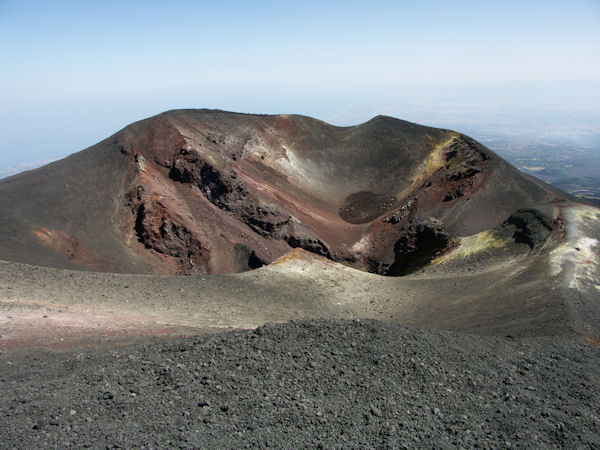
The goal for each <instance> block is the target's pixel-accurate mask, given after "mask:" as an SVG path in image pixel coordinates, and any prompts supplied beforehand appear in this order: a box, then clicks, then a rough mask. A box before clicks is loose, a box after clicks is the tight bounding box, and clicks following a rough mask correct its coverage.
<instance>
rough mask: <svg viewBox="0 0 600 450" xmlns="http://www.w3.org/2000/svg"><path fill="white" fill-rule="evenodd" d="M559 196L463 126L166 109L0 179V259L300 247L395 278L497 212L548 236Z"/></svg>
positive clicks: (157, 269) (195, 266)
mask: <svg viewBox="0 0 600 450" xmlns="http://www.w3.org/2000/svg"><path fill="white" fill-rule="evenodd" d="M565 198H566V194H564V193H562V192H559V191H556V190H553V189H552V188H550V187H549V186H548V185H546V184H544V183H542V182H540V181H538V180H535V179H533V178H531V177H526V176H524V175H522V174H520V173H519V172H518V171H517V170H516V169H514V168H513V167H511V166H510V165H509V164H507V163H506V162H504V161H503V160H502V159H501V158H499V157H498V156H497V155H495V154H494V153H493V152H491V151H490V150H489V149H487V148H486V147H484V146H483V145H481V144H479V143H477V142H475V141H474V140H472V139H470V138H468V137H467V136H464V135H461V134H459V133H456V132H453V131H448V130H441V129H435V128H429V127H424V126H420V125H416V124H413V123H409V122H404V121H402V120H397V119H393V118H390V117H382V116H378V117H375V118H374V119H372V120H370V121H368V122H366V123H364V124H361V125H358V126H354V127H335V126H331V125H328V124H326V123H324V122H321V121H319V120H315V119H311V118H309V117H303V116H293V115H278V116H266V115H249V114H235V113H228V112H222V111H208V110H181V111H170V112H166V113H163V114H160V115H158V116H156V117H152V118H150V119H147V120H143V121H141V122H137V123H134V124H132V125H130V126H128V127H126V128H125V129H123V130H122V131H120V132H118V133H117V134H115V135H113V136H111V137H110V138H108V139H106V140H104V141H102V142H100V143H99V144H97V145H95V146H93V147H91V148H89V149H87V150H85V151H83V152H80V153H77V154H74V155H72V156H70V157H68V158H66V159H64V160H61V161H57V162H55V163H52V164H49V165H47V166H45V167H42V168H40V169H37V170H34V171H30V172H26V173H23V174H19V175H16V176H13V177H10V178H7V179H4V180H1V181H0V211H1V212H2V217H3V221H4V224H3V234H2V237H1V238H0V239H1V242H0V243H1V245H0V258H1V259H5V260H9V261H18V262H25V263H32V264H37V265H48V266H53V267H60V268H84V269H91V270H100V271H113V272H133V273H173V274H192V273H230V272H241V271H245V270H249V269H252V268H256V267H260V266H261V265H263V264H268V263H271V262H273V261H274V260H275V259H277V258H278V257H280V256H282V255H284V254H285V253H287V252H288V251H289V250H290V249H291V248H298V247H299V248H303V249H305V250H308V251H310V252H314V253H317V254H319V255H322V256H325V257H327V258H329V259H331V260H333V261H337V262H341V263H342V264H345V265H348V266H351V267H354V268H357V269H360V270H365V271H371V272H375V273H379V274H384V275H404V274H407V273H410V272H413V271H415V270H418V269H419V268H421V267H423V266H425V265H427V264H428V263H429V262H430V261H431V260H432V259H433V258H435V257H436V256H437V255H439V254H440V253H441V252H444V251H447V250H449V249H451V248H452V246H453V244H454V242H455V240H456V239H457V238H460V237H462V236H467V235H473V234H476V233H479V232H481V231H483V230H487V229H492V228H495V227H497V226H499V225H501V224H502V223H504V222H505V221H506V220H508V221H509V222H510V223H511V224H512V225H514V226H515V227H516V229H517V231H515V241H516V242H520V243H526V244H528V245H530V247H532V248H533V247H534V246H535V245H538V244H539V243H540V239H541V240H543V239H546V238H547V237H548V236H554V235H556V233H553V230H554V229H556V228H557V226H558V225H557V224H559V223H560V220H559V219H560V218H559V217H558V213H557V211H558V209H557V208H555V206H556V205H557V204H558V203H559V202H560V201H561V200H564V199H565ZM517 210H522V211H521V212H517ZM534 210H535V211H536V212H532V211H534ZM527 211H529V212H527ZM509 217H510V219H508V218H509Z"/></svg>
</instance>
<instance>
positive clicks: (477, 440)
mask: <svg viewBox="0 0 600 450" xmlns="http://www.w3.org/2000/svg"><path fill="white" fill-rule="evenodd" d="M0 359H1V364H2V367H1V368H0V387H1V393H2V401H1V402H0V405H1V406H0V447H2V448H12V447H16V448H35V447H58V448H61V447H94V448H99V447H102V448H114V447H124V448H130V447H186V448H187V447H204V448H214V447H219V448H240V447H267V446H274V447H288V448H289V447H325V448H333V447H353V448H356V447H403V446H404V447H408V448H414V447H454V446H462V447H476V446H480V447H488V448H489V447H502V448H510V447H514V446H517V447H528V448H531V447H535V448H552V447H578V448H597V447H599V446H600V419H599V415H600V376H599V369H598V367H599V363H600V349H598V348H592V347H586V346H583V345H578V344H573V343H569V342H566V341H558V340H557V339H555V338H554V339H551V338H535V339H513V338H510V337H503V338H490V337H481V336H468V335H458V334H452V333H444V332H431V331H424V330H416V329H410V328H405V327H402V326H398V325H393V324H387V323H382V322H377V321H371V320H364V321H363V320H360V321H359V320H355V321H343V320H312V321H299V322H292V323H288V324H280V325H267V326H264V327H262V328H259V329H257V330H253V331H244V332H230V333H223V334H217V335H204V336H199V337H194V338H185V339H178V340H176V341H152V342H147V343H145V344H139V345H137V346H132V347H127V348H120V349H118V350H113V351H87V352H85V353H70V354H52V353H43V352H37V353H33V352H29V353H28V354H21V355H17V354H4V355H0Z"/></svg>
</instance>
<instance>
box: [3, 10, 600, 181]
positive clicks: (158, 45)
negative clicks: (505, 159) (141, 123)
mask: <svg viewBox="0 0 600 450" xmlns="http://www.w3.org/2000/svg"><path fill="white" fill-rule="evenodd" d="M598 55H600V3H598V2H596V1H592V0H590V1H583V0H580V1H574V2H569V3H563V2H540V1H527V2H517V1H507V2H503V3H501V4H496V3H494V4H488V3H487V2H484V3H482V2H474V1H462V2H454V3H453V4H452V5H449V4H447V3H446V2H442V1H428V2H422V3H419V4H418V5H417V4H413V3H407V2H386V1H379V2H377V1H376V2H371V3H369V4H368V5H366V4H363V3H361V2H352V1H350V2H340V1H334V2H328V3H327V4H326V5H323V4H321V3H318V2H316V1H309V2H303V3H302V4H295V3H290V4H286V3H282V2H272V1H262V2H255V3H252V5H250V4H246V3H244V2H236V1H224V2H219V3H218V4H215V3H209V2H203V1H200V2H185V1H179V2H172V3H169V4H164V3H162V2H156V1H150V2H116V1H107V2H102V4H90V3H85V4H82V3H79V2H74V1H55V2H51V3H48V2H38V1H19V2H17V1H12V0H4V1H1V0H0V67H2V69H1V70H0V177H1V176H6V175H9V174H10V173H15V172H17V171H19V170H21V169H23V170H24V169H27V168H32V167H34V166H36V165H39V164H40V163H41V162H48V161H50V160H54V159H57V158H60V157H63V156H66V155H68V154H71V153H74V152H76V151H79V150H82V149H84V148H86V147H89V146H91V145H93V144H95V143H97V142H99V141H100V140H102V139H104V138H106V137H108V136H110V135H111V134H113V133H115V132H116V131H118V130H119V129H121V128H123V127H124V126H126V125H128V124H130V123H132V122H134V121H137V120H141V119H143V118H146V117H149V116H152V115H155V114H158V113H160V112H163V111H165V110H170V109H179V108H214V109H223V110H229V111H236V112H245V113H268V114H277V113H295V114H304V115H309V116H312V117H316V118H318V119H322V120H325V121H327V122H330V123H333V124H336V125H351V124H356V123H360V122H363V121H365V120H368V119H369V118H370V117H372V116H374V115H378V114H387V115H392V116H394V117H398V118H401V119H404V120H410V121H415V122H418V123H423V124H426V125H432V126H439V127H444V128H452V129H456V130H457V131H461V132H465V133H467V134H470V135H472V136H473V137H475V138H480V139H484V140H485V138H486V137H489V135H490V133H495V134H497V135H500V136H509V135H511V134H512V135H514V136H515V137H519V136H528V137H531V138H535V139H549V140H551V141H552V142H555V141H556V142H561V141H565V142H571V143H573V144H575V145H583V146H588V147H590V148H592V147H594V146H595V145H597V143H598V142H599V141H600V125H598V124H600V106H599V105H600V57H599V56H598Z"/></svg>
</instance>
